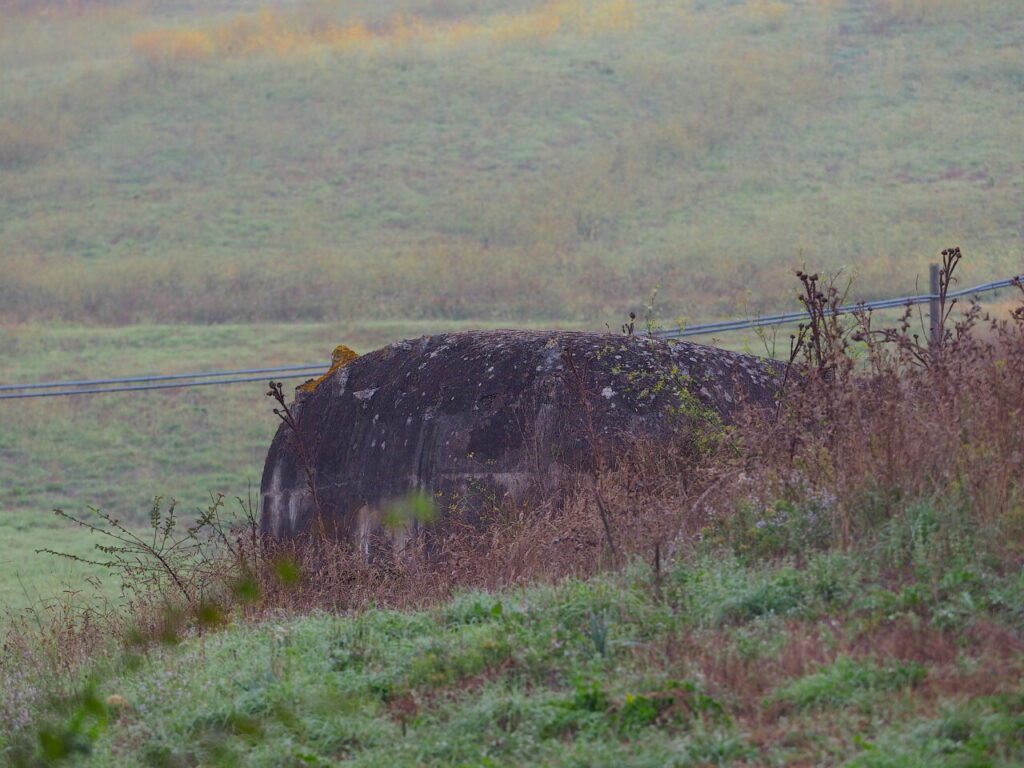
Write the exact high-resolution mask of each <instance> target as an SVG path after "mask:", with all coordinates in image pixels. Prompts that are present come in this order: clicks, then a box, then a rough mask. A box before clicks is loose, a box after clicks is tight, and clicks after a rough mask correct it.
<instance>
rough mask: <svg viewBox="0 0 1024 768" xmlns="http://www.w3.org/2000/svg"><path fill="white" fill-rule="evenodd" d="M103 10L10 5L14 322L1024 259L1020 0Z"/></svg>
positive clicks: (602, 306) (527, 298) (566, 309)
mask: <svg viewBox="0 0 1024 768" xmlns="http://www.w3.org/2000/svg"><path fill="white" fill-rule="evenodd" d="M42 5H45V4H42ZM84 7H85V10H83V11H81V12H79V13H77V14H72V13H70V12H67V11H64V12H58V11H54V12H52V13H49V14H47V15H45V16H40V15H39V14H31V13H26V14H20V15H10V14H9V15H8V17H7V18H5V23H4V25H3V27H2V29H0V70H2V71H3V73H4V74H3V78H4V85H5V87H4V89H3V90H2V92H0V111H2V114H3V115H4V117H3V118H2V119H0V174H2V179H3V183H2V185H0V266H2V268H3V270H4V274H5V280H4V283H3V286H2V287H0V291H2V293H0V297H2V302H0V307H2V309H0V312H2V313H3V317H5V318H8V319H21V320H24V319H41V320H49V319H60V320H66V321H81V322H88V323H105V324H106V323H130V322H137V321H140V320H149V321H152V320H157V321H167V320H172V321H185V322H189V321H191V322H223V321H267V320H286V321H287V320H294V319H307V320H309V319H337V318H352V317H367V316H369V317H373V318H376V319H380V318H392V317H402V318H450V319H452V318H455V319H457V318H486V317H500V318H514V319H527V318H535V317H547V318H563V319H566V318H572V319H576V320H586V321H589V322H591V323H593V322H603V321H605V320H607V319H608V317H609V316H610V315H611V316H612V317H613V318H618V317H620V316H622V315H623V314H624V312H625V311H628V310H629V309H632V308H636V306H637V305H638V304H639V303H640V302H642V299H643V297H644V296H646V294H647V293H648V292H649V291H650V289H651V288H652V287H653V286H654V285H656V284H661V285H662V295H663V296H666V297H668V298H669V300H670V301H671V302H672V303H673V306H674V307H675V308H676V310H675V311H676V312H677V313H678V314H681V315H685V316H688V317H690V318H691V319H696V318H699V317H705V316H712V315H714V316H721V315H722V314H729V313H732V312H734V311H736V308H737V305H738V303H740V302H746V303H748V304H750V305H753V306H755V307H762V308H774V307H778V306H780V305H785V304H786V303H787V301H788V299H787V294H788V291H787V290H786V287H785V283H784V278H783V277H781V276H782V275H784V272H785V270H784V269H780V267H782V266H799V265H800V264H801V263H802V262H803V261H804V260H807V261H810V262H813V263H815V264H816V265H819V266H821V267H823V268H837V267H841V266H842V267H846V268H848V269H849V270H852V271H854V272H856V273H858V274H859V275H860V276H861V280H860V290H861V292H862V293H863V294H864V295H866V296H870V295H881V294H884V295H892V294H893V293H899V292H902V291H910V290H912V289H913V287H914V281H915V278H916V274H918V273H919V272H920V271H921V267H922V265H923V264H924V262H926V261H927V260H928V259H929V258H930V257H931V256H932V255H933V254H934V253H935V252H936V251H937V250H938V249H939V248H941V247H944V246H946V245H948V244H949V243H951V242H956V243H958V244H960V245H961V246H962V247H963V248H964V250H965V252H966V253H968V254H969V255H970V256H972V257H973V259H974V261H975V265H976V274H977V275H978V276H979V278H987V277H990V276H1004V274H1006V273H1010V272H1013V271H1016V270H1019V268H1020V265H1021V256H1022V253H1021V248H1020V242H1021V221H1020V210H1019V209H1020V206H1019V201H1020V198H1021V183H1022V182H1021V174H1020V167H1021V165H1020V147H1019V136H1020V135H1021V134H1022V133H1024V110H1022V109H1021V106H1020V105H1021V103H1022V100H1021V98H1020V96H1021V88H1022V86H1024V80H1022V72H1021V66H1020V61H1019V55H1018V54H1019V46H1020V43H1021V40H1022V39H1024V28H1022V25H1024V20H1022V19H1021V16H1020V14H1019V12H1017V7H1016V3H1015V2H1013V0H985V1H984V2H982V1H981V0H977V1H975V2H960V1H954V0H929V1H928V2H923V1H922V0H750V1H744V2H723V3H703V2H684V3H660V2H654V0H555V1H551V0H544V1H542V0H519V2H515V3H511V4H510V3H500V4H495V3H487V2H483V1H482V0H476V1H475V2H468V1H467V2H460V3H456V4H451V3H445V4H438V3H435V2H428V1H427V0H406V1H405V2H388V3H365V2H363V3H339V2H305V3H294V4H287V5H284V6H281V7H279V8H277V9H276V10H264V11H260V10H259V7H261V6H260V5H259V4H251V5H249V4H245V3H239V2H230V3H229V2H220V3H203V4H193V5H181V4H171V3H124V4H114V5H108V4H84Z"/></svg>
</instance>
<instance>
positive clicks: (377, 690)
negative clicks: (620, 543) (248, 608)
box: [0, 508, 1024, 768]
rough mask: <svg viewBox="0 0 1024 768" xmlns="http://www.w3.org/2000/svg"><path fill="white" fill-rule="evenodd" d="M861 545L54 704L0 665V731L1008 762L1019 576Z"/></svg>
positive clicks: (108, 747)
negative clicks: (36, 697)
mask: <svg viewBox="0 0 1024 768" xmlns="http://www.w3.org/2000/svg"><path fill="white" fill-rule="evenodd" d="M914 515H917V517H916V518H915V517H914ZM936 519H937V517H936V511H935V510H934V509H932V510H928V509H925V508H919V509H918V510H916V512H914V513H913V514H912V515H908V517H907V518H906V519H905V520H902V521H900V522H901V524H905V525H906V526H907V527H908V529H909V528H910V527H913V526H915V525H920V524H921V523H922V522H923V521H925V520H932V521H934V520H936ZM925 524H926V525H928V523H925ZM891 533H892V534H893V535H896V536H897V537H898V536H899V534H898V533H897V532H896V528H894V529H893V531H892V532H891ZM878 544H879V549H878V550H876V552H875V554H870V551H869V552H860V553H857V554H852V553H843V552H839V551H833V552H830V553H818V554H814V555H813V556H811V557H810V558H809V559H808V560H802V559H800V558H798V559H796V560H794V561H783V562H781V563H776V564H769V563H756V562H755V563H752V562H750V561H749V560H747V559H746V558H744V557H742V556H740V557H738V556H736V555H735V554H723V553H722V552H721V551H719V550H717V549H715V548H708V550H707V551H706V552H705V553H703V554H701V553H699V552H697V553H692V554H691V555H689V556H687V557H686V558H684V559H682V560H680V561H679V562H677V563H676V564H675V565H673V566H671V567H670V568H669V569H667V570H666V571H664V572H662V573H661V574H660V575H659V576H658V577H657V578H656V577H655V574H654V573H653V572H652V571H651V569H650V567H649V565H647V564H644V563H635V564H634V565H633V566H632V567H630V568H628V569H626V570H625V571H623V572H621V573H619V574H614V575H605V576H601V577H595V578H592V579H589V580H570V581H567V582H564V583H561V584H559V585H558V586H535V587H531V588H528V589H517V590H511V591H507V592H498V593H493V592H463V593H460V594H458V595H456V596H455V597H454V598H453V599H451V600H450V601H445V602H442V603H440V604H438V605H436V606H435V607H433V608H431V609H428V610H420V611H409V610H406V611H397V610H390V609H385V608H373V607H371V608H369V609H366V610H362V611H360V612H358V614H356V615H351V616H345V615H338V614H336V613H319V612H314V613H313V614H311V615H301V616H288V615H280V616H278V617H276V618H273V619H272V620H267V621H262V622H257V623H248V622H242V623H238V624H235V625H234V626H231V627H230V628H228V629H226V630H224V631H220V632H215V633H213V634H208V635H206V636H204V637H197V638H191V639H187V640H186V641H185V642H184V643H182V644H181V645H180V646H168V647H164V648H162V649H160V648H158V649H156V650H154V651H152V652H151V653H149V654H147V655H146V657H145V658H144V659H139V658H135V659H134V660H118V657H117V656H116V655H115V656H114V658H113V660H112V661H111V660H107V661H101V662H100V663H99V664H97V665H95V666H93V667H92V672H91V674H90V675H89V676H88V677H87V676H86V675H85V674H82V675H80V676H79V677H78V679H77V681H76V682H75V683H74V684H73V685H72V686H71V688H70V691H71V693H70V694H69V695H68V696H67V698H63V699H61V700H60V701H59V703H55V704H54V705H53V708H52V709H47V708H43V709H42V710H40V709H33V708H26V709H24V710H23V712H22V713H19V712H18V711H17V710H16V709H15V706H14V705H16V704H18V703H19V699H18V693H19V692H20V690H19V688H18V687H17V686H16V685H10V683H9V686H8V687H7V688H6V691H7V698H6V699H5V708H4V709H3V710H0V711H2V713H3V715H4V725H5V727H6V728H7V729H10V728H11V727H12V726H14V727H15V728H16V729H17V728H19V727H20V728H21V729H24V730H20V731H19V730H15V731H13V733H12V731H10V730H7V731H6V737H0V738H7V739H8V741H7V742H6V745H7V747H8V750H9V751H8V754H9V755H12V754H13V755H18V754H19V748H21V749H26V748H28V749H29V752H27V753H26V752H22V753H21V754H23V755H25V757H26V758H27V759H30V757H29V755H30V754H31V751H33V750H32V747H31V736H32V735H33V734H34V733H35V731H36V730H37V729H41V732H43V733H46V734H49V737H48V738H49V739H50V741H49V742H45V741H44V744H47V743H49V744H50V745H51V746H50V747H49V748H48V749H50V751H49V752H48V753H47V752H46V751H45V749H47V748H44V751H43V752H42V754H44V755H45V754H48V755H49V759H48V760H45V761H43V762H36V763H33V762H26V763H25V764H26V765H61V764H66V763H67V761H68V760H70V762H71V764H74V765H81V766H125V767H127V766H139V765H150V766H178V765H182V766H185V765H210V766H229V765H230V766H282V765H295V766H299V765H317V766H333V765H358V766H379V765H385V764H387V765H394V766H466V767H469V766H474V767H477V766H479V767H480V768H483V767H484V766H488V767H490V768H494V767H496V766H513V765H545V766H584V765H585V766H592V767H594V766H622V765H629V766H634V767H636V768H640V767H641V766H652V767H653V766H680V767H681V768H682V767H683V766H737V768H741V767H743V766H797V765H818V766H839V765H844V766H851V767H852V766H858V767H859V768H911V767H912V766H929V768H954V767H962V766H966V765H970V766H987V767H989V768H1010V766H1015V765H1020V764H1021V761H1024V687H1022V682H1021V681H1022V672H1024V669H1022V668H1021V658H1022V655H1021V651H1022V646H1021V638H1020V635H1019V620H1020V616H1021V612H1022V611H1024V584H1022V583H1021V580H1020V578H1019V576H1015V575H1012V574H1005V575H1002V576H1001V575H998V573H997V572H996V571H993V570H991V569H989V568H987V567H986V566H984V565H983V564H982V562H981V560H980V559H975V556H974V555H972V554H969V553H968V552H967V551H964V552H963V553H962V556H961V557H960V558H958V559H957V561H956V562H955V563H951V562H949V561H945V562H939V560H938V559H934V560H933V559H931V557H930V556H929V550H930V547H934V546H936V542H935V541H933V542H932V544H931V545H926V544H923V543H919V544H917V545H913V544H911V545H910V548H909V549H906V550H903V549H902V548H901V547H902V546H904V545H905V544H906V542H904V543H903V544H901V543H899V541H898V538H897V539H893V538H889V539H883V540H881V541H879V542H878ZM892 545H895V546H896V547H897V549H898V550H899V553H898V554H896V553H895V551H894V553H893V555H894V556H895V557H896V558H897V560H898V559H899V558H901V557H904V556H905V557H907V558H908V559H915V558H916V559H917V561H918V562H919V563H920V564H921V565H919V567H918V569H917V570H916V572H915V573H914V574H911V573H910V572H908V571H903V570H900V571H899V573H900V574H901V575H898V576H897V575H894V571H892V567H893V565H894V563H895V561H893V560H892V559H889V558H888V557H887V556H885V555H883V554H881V553H882V552H883V548H884V547H885V546H892ZM914 546H917V549H916V550H915V549H914ZM930 551H931V553H933V554H935V553H937V551H935V550H930ZM908 562H909V560H908ZM926 562H927V565H924V563H926ZM111 697H113V698H111ZM19 718H20V719H19ZM19 734H20V735H19ZM12 737H13V738H12ZM0 743H3V742H0ZM76 745H77V746H76ZM12 747H13V749H12ZM86 747H88V750H89V752H88V753H87V752H85V751H82V750H84V749H85V748H86ZM37 754H38V753H37ZM62 755H63V756H65V757H66V758H67V760H63V759H60V757H61V756H62Z"/></svg>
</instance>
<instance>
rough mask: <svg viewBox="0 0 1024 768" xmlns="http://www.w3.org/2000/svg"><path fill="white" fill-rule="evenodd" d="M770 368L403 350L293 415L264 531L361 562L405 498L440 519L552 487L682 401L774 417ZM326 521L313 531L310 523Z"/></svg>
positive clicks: (598, 339) (694, 359) (589, 348)
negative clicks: (427, 500)
mask: <svg viewBox="0 0 1024 768" xmlns="http://www.w3.org/2000/svg"><path fill="white" fill-rule="evenodd" d="M779 378H780V377H779V369H778V366H777V364H775V363H772V362H771V361H767V360H762V359H759V358H756V357H752V356H749V355H742V354H737V353H733V352H728V351H725V350H722V349H717V348H714V347H708V346H704V345H700V344H694V343H690V342H685V341H676V342H668V341H664V340H658V339H653V338H648V337H638V336H624V335H612V334H596V333H582V332H570V331H533V330H530V331H523V330H497V331H466V332H461V333H451V334H440V335H437V336H425V337H423V338H420V339H417V340H410V341H401V342H398V343H396V344H392V345H390V346H388V347H385V348H383V349H379V350H377V351H375V352H371V353H369V354H367V355H364V356H362V357H359V358H357V359H354V360H351V361H349V362H346V363H345V364H344V365H343V366H342V367H336V368H335V369H334V370H333V372H332V373H330V375H328V376H327V377H326V378H324V379H323V381H321V382H319V383H318V384H317V385H316V386H315V387H313V388H309V387H306V390H308V391H302V389H301V388H300V390H298V391H297V393H296V395H297V398H296V400H295V401H294V402H293V403H291V404H290V405H289V408H290V410H291V412H292V414H293V415H294V417H295V423H296V426H297V429H292V428H289V427H288V426H287V425H285V424H282V425H281V426H280V427H279V429H278V431H277V434H276V435H275V437H274V439H273V442H272V443H271V446H270V450H269V452H268V455H267V459H266V464H265V467H264V472H263V480H262V483H261V497H262V513H261V528H262V530H263V532H264V533H266V534H269V535H271V536H274V537H278V538H292V537H296V536H300V535H302V534H305V533H307V532H310V531H311V530H312V529H313V526H314V524H316V525H317V530H322V531H324V532H326V533H327V535H329V536H331V537H333V538H337V539H343V540H347V541H349V542H351V543H352V544H353V545H354V546H356V547H358V548H359V549H361V550H363V551H364V552H366V553H368V554H369V551H370V548H371V542H372V541H374V537H375V536H376V535H378V534H381V533H386V534H387V536H388V537H389V538H390V539H391V542H392V545H393V546H395V547H397V548H400V547H401V546H402V544H403V541H404V539H405V538H406V537H407V536H408V535H409V534H410V533H411V532H412V531H409V530H403V531H400V532H396V531H393V530H392V531H384V530H383V528H382V524H381V515H382V512H383V511H384V510H385V509H387V508H388V506H389V505H390V504H392V503H394V502H396V501H397V500H399V499H402V498H404V497H407V496H408V495H409V494H410V493H411V492H414V491H421V492H424V493H426V494H429V495H430V497H431V498H432V499H434V500H435V506H436V508H437V511H438V513H439V514H440V515H441V516H442V517H444V516H445V515H452V514H472V507H473V504H472V499H473V497H474V496H475V495H476V496H479V495H480V494H487V495H489V497H490V498H492V499H493V498H498V499H502V498H506V497H507V498H512V499H515V500H519V501H524V500H527V499H529V498H530V497H531V496H538V495H543V494H545V493H548V492H550V491H551V490H552V489H554V488H555V487H557V485H558V483H559V481H560V480H561V479H562V478H563V477H564V476H565V475H566V473H570V472H573V471H575V470H577V469H578V468H579V467H580V466H581V465H582V464H583V463H584V462H587V461H589V460H590V459H591V458H592V456H593V451H594V447H595V446H594V445H593V443H594V442H595V441H600V442H602V443H604V442H605V441H614V440H616V439H618V438H620V437H621V436H623V435H627V434H633V435H645V436H650V437H653V438H655V439H657V438H659V437H665V436H667V433H668V430H669V429H670V428H671V426H670V423H669V421H670V420H669V419H668V418H667V414H668V412H669V409H672V408H678V407H679V400H680V397H679V394H680V392H681V391H683V392H685V393H686V399H688V400H689V401H690V402H691V403H694V404H698V405H699V407H701V408H707V409H710V410H711V411H713V412H714V413H716V414H718V415H720V416H721V417H722V418H723V419H724V420H726V421H728V420H729V418H730V417H731V416H732V414H733V413H734V412H735V410H736V408H737V407H739V404H740V403H741V402H746V403H752V404H754V405H762V406H769V405H771V404H772V403H773V402H774V396H775V391H776V387H777V383H778V380H779ZM321 524H322V527H320V526H321Z"/></svg>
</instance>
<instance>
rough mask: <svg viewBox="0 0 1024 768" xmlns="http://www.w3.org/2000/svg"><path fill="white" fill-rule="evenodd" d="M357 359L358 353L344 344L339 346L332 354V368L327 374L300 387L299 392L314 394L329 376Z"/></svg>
mask: <svg viewBox="0 0 1024 768" xmlns="http://www.w3.org/2000/svg"><path fill="white" fill-rule="evenodd" d="M357 357H359V354H358V353H356V352H353V351H352V350H351V349H349V348H348V347H346V346H345V345H344V344H339V345H338V346H336V347H335V348H334V351H333V352H332V353H331V367H330V368H328V369H327V373H325V374H324V375H323V376H321V377H320V378H319V379H313V380H312V381H307V382H306V383H305V384H302V385H300V386H299V388H298V389H299V391H300V392H312V391H313V390H314V389H316V388H317V387H318V386H320V383H321V382H322V381H324V380H325V379H326V378H327V377H328V376H330V375H331V374H332V373H334V372H335V371H336V370H338V369H339V368H341V367H343V366H346V365H348V364H349V363H351V362H352V361H353V360H355V359H356V358H357Z"/></svg>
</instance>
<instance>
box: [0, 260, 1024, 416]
mask: <svg viewBox="0 0 1024 768" xmlns="http://www.w3.org/2000/svg"><path fill="white" fill-rule="evenodd" d="M1022 280H1024V275H1020V276H1018V277H1011V278H1007V279H1005V280H994V281H993V282H991V283H982V284H981V285H975V286H972V287H971V288H964V289H962V290H959V291H951V292H948V293H947V294H946V298H947V299H953V298H959V297H961V296H973V295H977V294H981V293H986V292H988V291H995V290H999V289H1000V288H1009V287H1010V286H1012V285H1018V284H1020V282H1021V281H1022ZM937 298H938V297H937V296H936V295H934V294H921V295H919V296H900V297H898V298H894V299H881V300H879V301H868V302H860V303H857V304H847V305H845V306H842V307H839V309H838V310H836V314H845V313H850V312H855V311H870V310H876V309H893V308H896V307H905V306H908V305H915V304H926V303H928V302H931V301H934V300H936V299H937ZM807 317H808V315H807V313H806V312H786V313H783V314H779V315H765V316H763V317H749V318H743V319H738V320H722V321H720V322H716V323H700V324H698V325H688V326H679V327H676V328H665V329H658V330H655V331H652V335H653V336H656V337H658V338H665V339H679V338H684V337H686V336H701V335H707V334H711V333H725V332H727V331H740V330H744V329H747V328H762V327H765V326H772V325H784V324H786V323H794V322H798V321H800V320H804V319H806V318H807ZM327 368H328V365H326V364H324V363H314V364H312V365H289V366H282V367H278V368H243V369H238V370H232V371H200V372H197V373H175V374H164V375H152V376H126V377H122V378H111V379H83V380H79V381H44V382H34V383H31V384H0V400H14V399H21V398H28V397H67V396H71V395H95V394H101V393H106V392H142V391H146V390H154V389H177V388H180V387H209V386H215V385H219V384H242V383H246V382H254V381H266V380H267V379H266V377H265V376H256V375H255V374H265V373H273V374H277V378H279V379H298V378H312V377H314V376H317V375H319V374H321V373H323V372H324V371H325V370H326V369H327ZM154 382H155V383H154ZM125 385H127V386H125Z"/></svg>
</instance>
